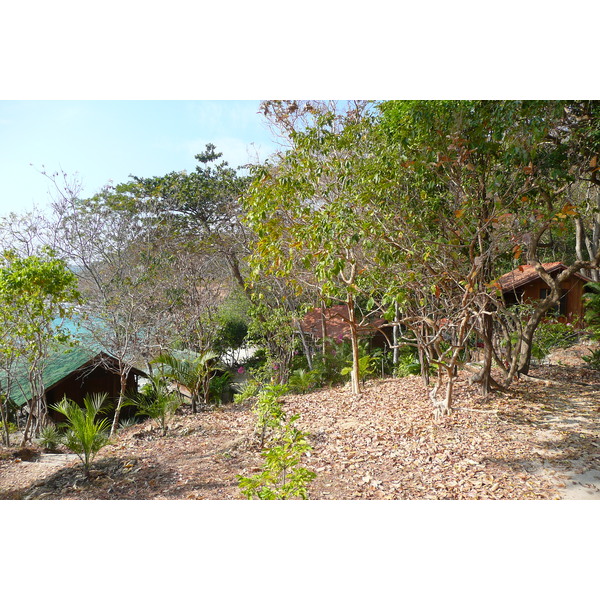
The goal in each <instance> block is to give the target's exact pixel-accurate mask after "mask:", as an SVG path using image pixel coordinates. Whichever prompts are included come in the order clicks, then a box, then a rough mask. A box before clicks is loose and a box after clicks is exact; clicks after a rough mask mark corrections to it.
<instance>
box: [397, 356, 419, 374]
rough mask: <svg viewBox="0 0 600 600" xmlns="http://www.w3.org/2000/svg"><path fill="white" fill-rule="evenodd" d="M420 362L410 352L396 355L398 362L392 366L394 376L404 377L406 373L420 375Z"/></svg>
mask: <svg viewBox="0 0 600 600" xmlns="http://www.w3.org/2000/svg"><path fill="white" fill-rule="evenodd" d="M420 374H421V363H420V362H419V361H418V360H416V359H415V357H414V356H412V355H410V354H403V355H402V356H399V357H398V362H397V363H396V366H395V367H394V376H395V377H406V376H407V375H420Z"/></svg>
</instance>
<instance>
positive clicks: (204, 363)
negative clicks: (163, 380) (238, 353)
mask: <svg viewBox="0 0 600 600" xmlns="http://www.w3.org/2000/svg"><path fill="white" fill-rule="evenodd" d="M217 357H218V354H217V353H216V352H213V351H212V350H205V351H204V352H200V353H198V354H192V353H189V354H188V355H186V356H181V357H177V356H175V355H173V354H161V355H160V356H159V357H157V358H155V359H154V361H153V362H154V364H158V365H162V375H163V376H165V377H167V378H169V379H171V380H172V381H173V382H174V383H177V384H179V385H182V386H184V387H186V388H187V389H188V390H189V392H190V401H191V404H192V412H193V413H194V414H195V413H196V412H198V411H197V403H198V400H199V399H200V396H202V400H203V401H204V403H205V404H206V403H208V396H209V393H210V380H211V377H212V375H213V374H214V367H213V361H214V359H215V358H217Z"/></svg>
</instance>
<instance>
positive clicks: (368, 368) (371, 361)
mask: <svg viewBox="0 0 600 600" xmlns="http://www.w3.org/2000/svg"><path fill="white" fill-rule="evenodd" d="M376 371H377V359H376V358H375V357H373V356H371V355H370V354H364V355H363V356H361V357H360V358H359V359H358V372H359V376H360V378H361V380H363V381H364V380H365V379H366V378H367V377H370V376H371V375H374V374H375V373H376ZM341 373H342V375H350V373H352V363H350V364H349V365H348V366H346V367H344V368H343V369H342V371H341Z"/></svg>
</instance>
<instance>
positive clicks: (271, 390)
mask: <svg viewBox="0 0 600 600" xmlns="http://www.w3.org/2000/svg"><path fill="white" fill-rule="evenodd" d="M288 391H289V388H288V386H287V385H281V384H275V383H271V384H268V385H265V386H263V388H262V389H261V390H260V391H259V393H258V399H257V401H256V404H255V405H254V409H253V411H254V414H256V416H257V423H256V427H257V431H258V432H259V436H260V447H261V448H262V447H263V446H264V443H265V439H266V437H267V435H268V434H269V433H270V432H272V431H274V430H276V429H278V428H279V427H281V425H282V423H283V421H284V420H285V412H284V410H283V401H282V400H281V396H283V395H284V394H286V393H287V392H288Z"/></svg>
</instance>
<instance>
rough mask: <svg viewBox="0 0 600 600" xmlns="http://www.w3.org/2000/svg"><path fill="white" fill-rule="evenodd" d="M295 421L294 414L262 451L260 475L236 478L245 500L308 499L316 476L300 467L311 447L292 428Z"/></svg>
mask: <svg viewBox="0 0 600 600" xmlns="http://www.w3.org/2000/svg"><path fill="white" fill-rule="evenodd" d="M298 418H299V415H293V416H292V417H290V419H289V420H288V422H287V423H285V424H282V427H281V430H280V433H279V435H278V436H277V440H276V442H275V443H274V445H273V446H271V447H270V448H268V449H266V450H264V451H263V452H262V456H263V458H264V459H265V462H264V464H263V467H262V469H261V471H260V472H259V473H257V474H256V475H254V476H252V477H242V476H241V475H239V476H238V480H239V487H240V490H241V492H242V494H244V495H245V496H246V497H247V498H248V499H252V498H258V499H259V500H285V499H287V498H302V499H303V500H306V499H307V498H308V490H307V486H308V484H309V483H310V482H311V481H312V480H313V479H314V478H315V477H316V473H315V472H314V471H309V470H308V469H306V468H304V467H300V466H299V463H300V460H301V458H302V456H303V455H304V454H307V453H309V452H310V451H311V450H312V448H311V447H310V446H309V444H308V443H307V441H306V434H305V433H303V432H302V431H300V430H299V429H297V428H296V427H294V422H295V421H296V420H297V419H298Z"/></svg>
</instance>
